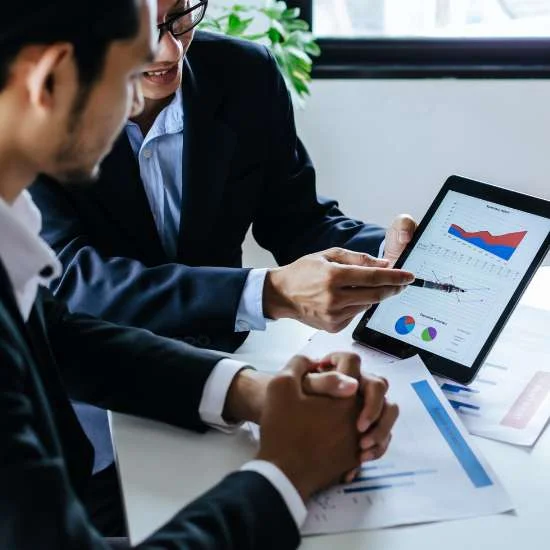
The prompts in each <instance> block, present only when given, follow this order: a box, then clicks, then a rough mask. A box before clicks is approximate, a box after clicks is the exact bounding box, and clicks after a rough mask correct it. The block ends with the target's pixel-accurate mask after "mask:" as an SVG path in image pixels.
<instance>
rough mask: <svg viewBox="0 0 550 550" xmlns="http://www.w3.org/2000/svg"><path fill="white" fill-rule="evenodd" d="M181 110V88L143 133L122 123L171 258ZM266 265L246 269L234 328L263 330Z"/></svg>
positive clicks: (178, 197) (177, 214) (179, 190)
mask: <svg viewBox="0 0 550 550" xmlns="http://www.w3.org/2000/svg"><path fill="white" fill-rule="evenodd" d="M184 120H185V116H184V112H183V102H182V92H181V89H178V91H177V92H176V94H175V96H174V99H173V100H172V101H171V102H170V104H169V105H167V106H166V107H165V108H164V109H163V110H162V111H161V112H160V113H159V115H158V116H157V118H156V120H155V122H154V123H153V126H152V127H151V129H150V130H149V132H148V133H147V135H146V136H145V137H143V134H142V132H141V129H140V127H139V126H138V125H137V124H136V123H135V122H132V121H128V123H127V124H126V134H127V136H128V139H129V140H130V145H131V147H132V150H133V152H134V155H135V156H136V159H137V161H138V163H139V171H140V174H141V180H142V182H143V187H144V188H145V194H146V195H147V199H148V201H149V206H150V208H151V212H152V214H153V219H154V221H155V225H156V228H157V231H158V234H159V236H160V240H161V242H162V246H163V247H164V250H165V252H166V254H167V255H168V257H169V258H170V259H171V260H173V261H175V260H176V258H177V252H178V238H179V229H180V220H181V204H182V200H183V196H184V189H185V184H186V182H185V181H184V177H185V171H184V169H183V165H184V161H185V159H184V156H183V151H184V145H185V143H184V139H185V137H186V136H185V134H184ZM266 274H267V269H253V270H251V271H250V273H249V275H248V277H247V280H246V283H245V286H244V289H243V293H242V295H241V299H240V301H239V306H238V308H237V318H236V319H235V331H236V332H242V331H247V330H264V329H265V326H266V319H265V318H264V315H263V300H262V297H263V288H264V281H265V277H266Z"/></svg>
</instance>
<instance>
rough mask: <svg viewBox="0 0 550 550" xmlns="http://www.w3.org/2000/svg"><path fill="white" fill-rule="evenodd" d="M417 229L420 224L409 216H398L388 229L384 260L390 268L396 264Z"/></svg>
mask: <svg viewBox="0 0 550 550" xmlns="http://www.w3.org/2000/svg"><path fill="white" fill-rule="evenodd" d="M417 227H418V224H417V223H416V222H415V221H414V219H413V218H412V217H411V216H409V215H408V214H401V215H400V216H397V218H395V219H394V220H393V223H392V224H391V226H390V227H388V229H387V231H386V242H385V244H384V259H386V260H388V261H389V265H390V267H392V266H393V265H394V264H395V262H396V261H397V258H399V256H401V253H402V252H403V250H405V247H406V246H407V245H408V244H409V243H410V242H411V239H412V238H413V235H414V232H415V231H416V228H417Z"/></svg>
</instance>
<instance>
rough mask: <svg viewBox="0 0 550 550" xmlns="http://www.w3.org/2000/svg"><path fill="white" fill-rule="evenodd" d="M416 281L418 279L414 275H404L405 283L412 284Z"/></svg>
mask: <svg viewBox="0 0 550 550" xmlns="http://www.w3.org/2000/svg"><path fill="white" fill-rule="evenodd" d="M415 279H416V277H415V276H414V274H413V273H407V274H406V275H404V277H403V281H404V282H405V283H412V282H413V281H414V280H415Z"/></svg>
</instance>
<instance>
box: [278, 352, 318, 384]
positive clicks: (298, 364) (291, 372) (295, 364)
mask: <svg viewBox="0 0 550 550" xmlns="http://www.w3.org/2000/svg"><path fill="white" fill-rule="evenodd" d="M316 369H317V363H316V362H315V361H312V360H311V359H309V358H308V357H305V356H303V355H295V356H294V357H292V358H291V359H290V361H289V362H288V363H287V364H286V366H285V367H284V368H283V369H282V370H281V371H280V374H283V375H287V376H290V377H292V378H294V379H295V380H296V381H297V382H298V385H299V386H300V388H301V387H302V380H303V378H304V377H305V376H306V375H307V374H308V373H310V372H313V371H315V370H316Z"/></svg>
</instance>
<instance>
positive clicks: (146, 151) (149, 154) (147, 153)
mask: <svg viewBox="0 0 550 550" xmlns="http://www.w3.org/2000/svg"><path fill="white" fill-rule="evenodd" d="M143 156H144V157H145V158H146V159H150V158H151V157H152V156H153V153H152V152H151V149H144V150H143Z"/></svg>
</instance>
